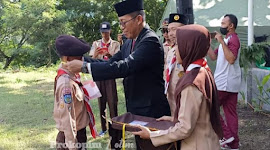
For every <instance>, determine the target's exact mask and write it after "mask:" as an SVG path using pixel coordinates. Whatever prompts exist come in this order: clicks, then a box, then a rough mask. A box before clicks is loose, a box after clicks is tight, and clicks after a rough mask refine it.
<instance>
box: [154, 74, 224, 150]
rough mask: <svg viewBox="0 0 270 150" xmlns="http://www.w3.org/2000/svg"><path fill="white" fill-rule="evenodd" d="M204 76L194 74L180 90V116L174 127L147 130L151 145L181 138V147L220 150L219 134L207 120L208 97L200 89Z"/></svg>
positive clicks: (184, 149) (208, 109)
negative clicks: (149, 131)
mask: <svg viewBox="0 0 270 150" xmlns="http://www.w3.org/2000/svg"><path fill="white" fill-rule="evenodd" d="M202 75H203V74H202ZM204 79H205V78H201V79H200V78H198V77H196V78H195V80H194V81H193V83H194V85H189V86H187V87H186V88H185V89H184V90H183V91H182V92H181V100H180V104H181V105H180V109H179V113H178V114H179V115H178V116H179V117H178V122H177V123H176V124H175V126H174V127H171V128H169V129H168V130H160V131H154V132H151V133H150V138H151V141H152V143H153V145H154V146H159V145H164V144H167V143H171V142H174V141H178V140H182V141H181V150H220V144H219V138H218V135H217V134H216V133H215V131H214V129H213V127H212V124H211V121H210V108H209V104H208V101H209V100H208V99H207V98H206V97H207V96H205V95H207V94H206V93H205V89H203V88H204V87H203V86H204V82H205V80H204ZM195 85H196V86H195ZM199 88H200V89H199ZM202 91H204V92H202ZM210 99H211V98H210Z"/></svg>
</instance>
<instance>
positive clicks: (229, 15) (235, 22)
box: [224, 14, 238, 29]
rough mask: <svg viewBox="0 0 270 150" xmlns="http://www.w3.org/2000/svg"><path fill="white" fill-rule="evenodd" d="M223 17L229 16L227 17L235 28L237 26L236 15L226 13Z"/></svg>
mask: <svg viewBox="0 0 270 150" xmlns="http://www.w3.org/2000/svg"><path fill="white" fill-rule="evenodd" d="M225 17H229V18H230V21H231V23H233V25H234V28H235V29H236V28H237V23H238V19H237V17H236V16H235V15H233V14H226V15H225V16H224V18H225Z"/></svg>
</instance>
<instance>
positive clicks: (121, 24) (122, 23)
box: [119, 15, 138, 27]
mask: <svg viewBox="0 0 270 150" xmlns="http://www.w3.org/2000/svg"><path fill="white" fill-rule="evenodd" d="M137 16H138V15H136V16H135V17H133V18H131V19H130V20H128V21H125V22H121V21H120V22H119V24H120V26H122V27H125V26H126V23H128V22H130V21H131V20H133V19H135V18H136V17H137Z"/></svg>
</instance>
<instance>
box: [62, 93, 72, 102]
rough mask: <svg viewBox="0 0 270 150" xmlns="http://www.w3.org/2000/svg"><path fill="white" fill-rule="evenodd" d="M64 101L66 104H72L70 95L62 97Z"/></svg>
mask: <svg viewBox="0 0 270 150" xmlns="http://www.w3.org/2000/svg"><path fill="white" fill-rule="evenodd" d="M64 101H65V103H66V104H70V103H72V97H71V93H69V94H65V95H64Z"/></svg>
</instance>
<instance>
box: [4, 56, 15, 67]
mask: <svg viewBox="0 0 270 150" xmlns="http://www.w3.org/2000/svg"><path fill="white" fill-rule="evenodd" d="M13 59H14V56H11V57H8V58H6V63H5V66H4V68H3V69H5V70H6V69H7V68H8V66H9V65H10V63H11V62H12V61H13Z"/></svg>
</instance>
